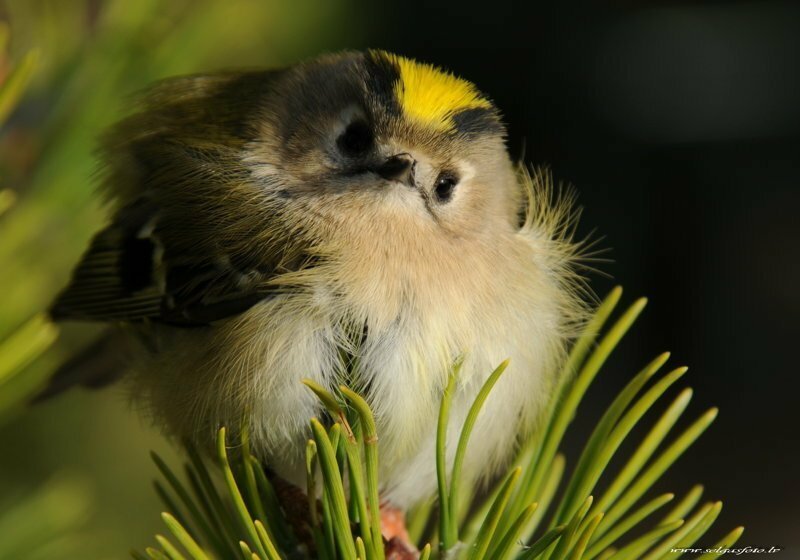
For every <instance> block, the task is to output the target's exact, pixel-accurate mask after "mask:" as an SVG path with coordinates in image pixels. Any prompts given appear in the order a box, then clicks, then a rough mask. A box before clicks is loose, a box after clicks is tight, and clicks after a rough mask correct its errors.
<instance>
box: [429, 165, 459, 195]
mask: <svg viewBox="0 0 800 560" xmlns="http://www.w3.org/2000/svg"><path fill="white" fill-rule="evenodd" d="M457 184H458V177H456V175H455V174H453V173H451V172H449V171H443V172H442V173H439V176H438V177H437V178H436V183H435V184H434V185H433V191H434V192H435V193H436V199H437V200H438V201H439V202H450V199H451V198H453V192H455V190H456V185H457Z"/></svg>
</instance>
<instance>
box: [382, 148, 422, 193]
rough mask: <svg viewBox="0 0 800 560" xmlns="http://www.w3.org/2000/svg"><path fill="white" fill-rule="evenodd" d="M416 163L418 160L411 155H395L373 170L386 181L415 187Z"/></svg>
mask: <svg viewBox="0 0 800 560" xmlns="http://www.w3.org/2000/svg"><path fill="white" fill-rule="evenodd" d="M416 163H417V162H416V160H415V159H414V158H413V157H411V155H409V154H395V155H393V156H391V157H389V158H387V159H386V160H385V161H384V162H383V163H381V164H379V165H378V166H377V167H375V168H373V169H372V170H373V171H374V172H375V173H377V174H378V175H380V176H381V177H383V178H384V179H387V180H389V181H398V182H400V183H403V184H404V185H407V186H409V187H413V186H414V166H415V165H416Z"/></svg>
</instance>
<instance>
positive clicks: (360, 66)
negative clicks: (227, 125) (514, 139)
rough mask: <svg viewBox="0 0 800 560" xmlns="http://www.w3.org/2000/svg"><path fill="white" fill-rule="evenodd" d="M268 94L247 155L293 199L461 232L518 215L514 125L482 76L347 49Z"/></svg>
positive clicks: (302, 204)
mask: <svg viewBox="0 0 800 560" xmlns="http://www.w3.org/2000/svg"><path fill="white" fill-rule="evenodd" d="M264 103H265V104H267V105H265V107H266V106H268V108H269V109H268V110H264V111H263V112H262V113H261V115H262V116H263V119H262V123H261V126H260V131H259V134H258V136H257V140H256V141H254V142H252V143H251V144H250V145H249V147H248V155H247V158H246V160H247V162H248V165H250V166H251V169H252V170H253V176H254V177H255V180H256V181H263V183H264V185H266V188H269V189H272V190H273V191H274V192H275V193H276V195H278V196H280V197H281V198H282V199H283V200H285V204H286V205H287V206H292V205H294V206H296V207H297V208H302V209H303V211H306V212H309V213H311V214H313V215H316V216H319V217H320V218H322V219H326V220H329V221H334V222H336V221H340V220H346V221H348V222H350V223H353V224H357V223H359V222H360V221H362V220H393V221H396V222H400V223H405V224H409V225H408V227H416V226H419V227H420V228H423V229H425V230H426V231H436V230H438V231H440V232H441V233H442V234H446V235H453V236H458V237H470V236H472V235H475V234H480V233H482V232H485V231H487V230H489V231H490V230H492V229H493V228H498V227H499V228H504V229H505V228H508V227H513V224H514V223H516V220H517V219H518V211H519V197H520V191H519V188H518V187H517V184H516V181H515V178H514V169H513V165H512V164H511V161H510V159H509V157H508V153H507V150H506V146H505V128H504V126H503V124H502V123H501V120H500V116H499V113H498V111H497V109H496V108H495V106H494V105H493V104H492V102H491V101H490V100H489V99H488V98H487V97H485V96H484V95H483V94H481V93H480V92H479V91H478V89H477V88H476V87H475V86H474V85H473V84H472V83H470V82H467V81H465V80H463V79H461V78H458V77H456V76H454V75H452V74H450V73H447V72H445V71H443V70H440V69H438V68H436V67H434V66H431V65H428V64H423V63H419V62H415V61H413V60H410V59H407V58H404V57H400V56H396V55H393V54H389V53H386V52H383V51H368V52H365V53H346V54H340V55H334V56H328V57H322V58H318V59H315V60H313V61H311V62H308V63H305V64H300V65H297V66H295V67H292V68H290V69H288V70H286V71H285V72H284V73H282V74H281V75H280V76H279V77H278V78H277V79H276V81H275V84H274V86H273V87H272V88H270V92H269V93H268V94H267V95H266V96H265V97H264Z"/></svg>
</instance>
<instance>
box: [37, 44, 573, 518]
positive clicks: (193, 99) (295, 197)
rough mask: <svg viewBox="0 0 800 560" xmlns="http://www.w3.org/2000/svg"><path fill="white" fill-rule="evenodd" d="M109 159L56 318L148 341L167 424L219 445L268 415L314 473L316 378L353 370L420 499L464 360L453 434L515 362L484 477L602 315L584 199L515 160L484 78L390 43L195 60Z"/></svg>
mask: <svg viewBox="0 0 800 560" xmlns="http://www.w3.org/2000/svg"><path fill="white" fill-rule="evenodd" d="M102 154H103V161H104V164H105V174H104V177H103V186H104V189H105V194H106V196H107V198H108V200H109V201H110V204H111V206H112V210H113V213H112V217H111V221H110V224H109V225H108V226H107V227H105V229H103V230H102V231H100V232H99V233H98V234H97V235H96V236H95V237H94V239H93V240H92V242H91V244H90V246H89V248H88V250H87V251H86V253H85V254H84V256H83V257H82V260H81V261H80V263H79V264H78V265H77V267H76V269H75V271H74V273H73V277H72V281H71V283H69V285H68V286H67V288H66V289H65V290H64V291H63V293H61V295H60V296H59V297H58V299H57V300H56V302H55V304H54V306H53V308H52V316H53V317H54V318H56V319H58V320H89V321H103V322H107V323H110V324H112V326H111V327H110V328H111V331H110V332H113V333H115V334H113V335H112V336H113V338H114V339H115V340H116V339H120V338H123V339H125V340H126V341H127V342H126V344H127V348H126V350H125V351H124V353H123V352H122V351H120V350H117V349H116V347H114V346H113V345H110V344H107V343H106V341H107V340H110V339H104V342H103V344H102V346H103V347H104V348H105V349H106V350H104V351H103V352H105V354H106V355H109V351H108V348H112V350H111V351H110V354H114V355H118V356H126V357H125V360H126V361H127V365H126V370H127V371H126V375H125V377H126V378H127V379H128V385H129V387H130V390H131V391H132V393H133V395H134V397H135V402H138V403H140V404H141V406H142V407H143V408H144V409H145V410H146V411H147V413H149V414H150V415H152V417H153V418H154V419H155V420H156V421H157V422H158V423H160V424H161V425H163V426H164V427H165V429H166V431H167V433H169V434H172V435H175V436H179V437H186V438H190V439H192V440H194V441H196V442H198V443H200V444H202V445H207V444H210V443H211V442H212V440H213V437H214V434H215V432H216V428H217V427H218V426H220V425H226V426H229V427H234V426H239V425H241V424H242V422H246V424H247V426H249V432H250V439H251V442H252V446H253V449H254V452H255V453H256V454H257V455H258V456H259V457H261V458H263V460H264V461H265V462H266V463H267V464H268V465H270V467H271V468H272V469H273V470H274V471H275V472H277V474H278V475H280V476H281V477H283V478H284V479H286V480H288V481H290V482H294V483H297V484H304V477H305V474H304V473H305V463H304V452H305V443H306V441H307V439H308V437H309V433H310V432H309V419H310V418H311V417H314V416H320V415H322V414H323V411H322V408H321V405H320V403H319V401H318V400H317V398H316V397H315V395H314V394H312V393H311V392H310V391H309V390H308V389H307V388H306V387H305V386H303V385H302V383H301V380H303V379H304V378H310V379H312V380H314V381H316V382H317V383H319V384H320V385H322V386H323V387H325V388H326V389H328V390H330V391H335V390H336V388H337V387H338V386H339V385H340V384H347V385H348V386H350V387H352V388H354V389H355V390H357V391H360V392H361V393H362V394H363V395H364V396H365V398H366V399H367V401H368V403H369V404H370V406H371V407H372V409H373V411H374V413H375V416H376V422H377V427H378V434H379V452H380V458H381V473H380V480H381V481H382V487H381V492H382V499H383V500H386V501H387V503H389V504H392V505H394V506H395V507H398V508H401V509H405V508H408V507H410V506H412V505H413V504H415V503H417V502H419V501H420V500H422V499H424V498H427V497H429V496H431V495H432V494H433V493H434V491H435V488H436V473H435V460H434V447H435V445H434V443H435V431H436V429H435V426H436V422H437V414H438V406H439V402H440V399H441V396H442V393H443V390H444V387H445V386H446V384H447V381H448V376H449V374H450V371H451V368H452V365H453V363H454V362H455V361H456V360H458V359H462V360H463V365H462V367H461V370H460V373H459V377H458V381H457V390H456V394H455V397H454V401H453V405H452V414H451V422H450V426H449V441H450V442H455V440H456V439H457V435H458V433H459V431H460V428H461V426H462V424H463V421H464V418H465V416H466V413H467V410H468V408H469V406H470V405H471V404H472V402H473V399H474V398H475V396H476V394H477V392H478V390H479V388H480V387H481V385H482V383H483V382H484V381H485V380H486V378H487V377H488V375H489V374H490V373H491V372H492V370H493V369H494V368H495V367H496V366H497V365H498V364H499V363H501V362H502V361H503V360H506V359H509V360H510V362H509V366H508V369H507V371H506V372H505V374H504V375H503V377H502V378H501V379H500V381H499V382H498V384H497V385H496V387H495V388H494V390H493V391H492V393H491V395H490V396H489V398H488V401H487V402H486V404H485V407H484V409H483V412H482V413H481V415H480V417H479V419H478V421H477V424H476V425H475V428H474V432H473V435H472V439H471V444H470V449H469V451H468V453H467V456H466V459H465V464H464V471H463V472H464V477H465V479H466V481H468V482H471V483H478V482H479V480H480V479H481V478H485V477H487V476H490V475H491V474H492V473H494V472H496V469H497V468H498V467H500V466H501V465H503V464H504V462H505V461H507V460H508V458H509V456H510V454H511V453H512V452H513V450H514V448H515V444H516V443H517V442H518V440H519V438H520V437H521V436H522V435H524V434H526V433H529V432H530V431H531V430H532V429H534V427H535V425H536V421H537V417H538V416H539V415H540V413H541V411H542V410H543V407H544V406H545V405H546V403H547V402H548V399H550V395H551V390H552V388H553V386H554V383H555V381H556V374H557V372H558V371H559V366H560V364H561V362H562V359H563V355H564V348H565V345H566V344H567V343H568V340H569V339H570V337H571V336H573V334H574V332H575V330H576V325H577V324H578V323H579V322H580V320H581V317H582V313H583V309H584V304H583V303H581V300H582V298H581V297H580V287H579V284H580V281H579V279H578V275H577V274H576V272H575V262H576V252H577V249H576V244H574V243H573V242H572V241H571V237H570V235H569V229H570V228H569V223H570V220H571V217H572V212H571V210H570V205H569V204H568V203H565V202H564V200H563V199H558V197H555V196H552V193H551V192H550V190H549V189H548V188H547V187H546V185H545V186H542V185H541V184H539V183H542V182H545V183H546V182H547V181H546V179H543V180H540V181H534V180H531V178H530V177H529V176H527V175H526V174H525V172H524V171H523V172H521V171H520V169H519V168H518V167H517V166H516V165H515V164H514V163H513V162H512V161H511V159H510V157H509V154H508V151H507V148H506V145H505V128H504V125H503V124H502V122H501V118H500V115H499V113H498V110H497V109H496V108H495V106H494V105H493V103H492V102H491V101H490V100H489V99H488V98H487V97H486V96H484V95H483V94H482V93H480V92H479V91H478V89H477V88H476V87H475V86H474V85H473V84H471V83H469V82H467V81H465V80H463V79H460V78H458V77H456V76H454V75H452V74H450V73H447V72H445V71H443V70H440V69H438V68H436V67H434V66H430V65H428V64H422V63H419V62H415V61H413V60H410V59H408V58H404V57H401V56H396V55H393V54H389V53H386V52H383V51H368V52H363V53H354V52H348V53H343V54H336V55H327V56H322V57H319V58H316V59H314V60H311V61H308V62H304V63H301V64H298V65H295V66H292V67H289V68H286V69H282V70H271V71H253V72H243V73H219V74H210V75H198V76H190V77H180V78H176V79H170V80H167V81H165V82H163V83H161V84H159V85H156V86H155V87H154V88H153V89H152V90H150V91H149V93H147V94H146V95H145V96H144V98H143V101H142V102H141V105H140V106H139V108H138V111H137V112H136V113H135V114H133V116H130V117H128V118H127V119H125V120H123V121H122V122H121V123H120V124H118V125H117V126H116V127H115V128H113V129H112V131H111V132H110V134H109V135H108V136H107V137H106V139H105V141H104V144H103V152H102ZM539 179H542V177H541V176H540V177H539ZM559 200H561V202H559ZM92 352H95V353H96V354H99V353H101V351H100V350H98V348H97V347H95V348H93V349H92ZM86 369H87V371H94V369H96V368H92V367H89V366H87V367H86ZM84 381H86V380H84ZM86 382H88V383H100V382H101V381H98V380H97V379H94V380H88V381H86ZM451 447H454V445H453V446H451ZM453 452H454V449H450V450H449V451H448V455H449V457H450V459H451V460H452V455H453Z"/></svg>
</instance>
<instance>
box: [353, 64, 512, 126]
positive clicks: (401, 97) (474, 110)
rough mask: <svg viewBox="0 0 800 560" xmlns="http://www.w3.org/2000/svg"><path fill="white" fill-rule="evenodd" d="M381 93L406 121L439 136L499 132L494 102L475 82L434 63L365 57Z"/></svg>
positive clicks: (374, 82)
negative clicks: (444, 134) (439, 134)
mask: <svg viewBox="0 0 800 560" xmlns="http://www.w3.org/2000/svg"><path fill="white" fill-rule="evenodd" d="M365 58H366V61H365V65H366V68H367V75H368V79H369V78H371V79H372V80H373V81H372V82H371V83H372V84H373V85H374V86H377V88H376V89H375V90H373V91H372V92H371V93H373V94H377V95H379V96H380V98H381V99H383V100H385V101H386V102H388V103H387V108H389V109H390V110H391V109H394V110H395V111H397V112H398V113H400V114H401V115H402V116H403V117H404V118H405V119H408V120H409V121H411V122H412V123H414V124H417V125H419V126H422V127H425V128H429V129H430V130H432V131H436V132H438V133H481V132H485V133H492V134H495V133H498V132H501V131H502V127H501V126H500V120H499V117H498V114H497V110H496V109H495V107H494V105H493V104H492V102H491V101H490V100H489V99H488V98H487V97H486V96H485V95H483V94H482V93H481V92H480V91H478V88H477V87H475V85H474V84H473V83H471V82H468V81H467V80H464V79H462V78H459V77H457V76H455V75H453V74H451V73H450V72H447V71H445V70H442V69H440V68H437V67H436V66H433V65H431V64H426V63H422V62H417V61H415V60H412V59H410V58H406V57H403V56H398V55H395V54H391V53H387V52H385V51H369V52H368V53H367V54H366V55H365Z"/></svg>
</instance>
